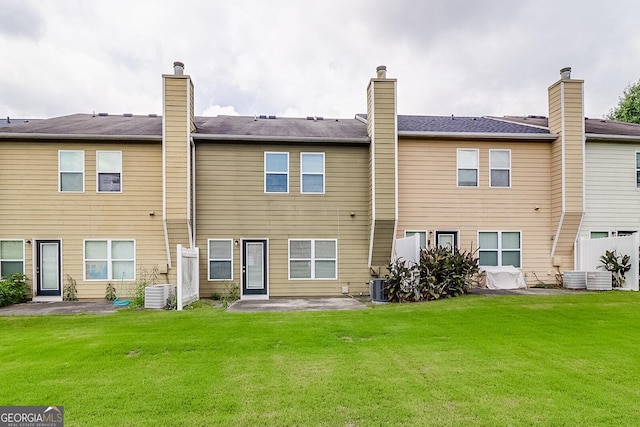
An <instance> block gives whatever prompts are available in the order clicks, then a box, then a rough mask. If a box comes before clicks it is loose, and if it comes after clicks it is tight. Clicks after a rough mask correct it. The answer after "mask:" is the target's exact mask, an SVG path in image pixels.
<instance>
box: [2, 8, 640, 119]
mask: <svg viewBox="0 0 640 427" xmlns="http://www.w3.org/2000/svg"><path fill="white" fill-rule="evenodd" d="M178 5H180V7H178ZM639 19H640V2H638V1H637V0H608V1H596V0H575V1H569V0H565V1H563V0H555V1H554V0H522V1H516V0H493V1H491V0H442V1H436V0H394V1H389V0H385V1H383V0H353V1H351V0H316V1H294V0H291V1H278V0H268V1H267V0H259V1H258V0H256V1H250V0H228V1H222V0H202V1H200V0H181V1H174V0H172V1H165V0H127V1H121V0H108V1H106V0H104V1H87V0H56V1H42V0H0V52H2V59H1V60H0V117H3V116H11V117H15V118H46V117H55V116H61V115H67V114H73V113H91V112H93V111H95V112H109V113H112V114H121V113H125V112H127V113H135V114H147V113H158V114H161V113H162V103H161V97H162V79H161V75H162V74H163V73H165V74H170V73H173V67H172V64H173V61H176V60H179V61H182V62H184V63H185V73H186V74H190V75H191V77H192V79H193V81H194V85H195V94H196V97H195V108H196V114H197V115H217V114H241V115H254V114H276V115H278V116H289V117H304V116H308V115H318V116H325V117H336V118H350V117H353V116H354V115H355V114H356V113H362V112H366V86H367V83H368V81H369V79H370V78H371V77H373V76H374V75H375V70H376V66H378V65H381V64H384V65H386V66H387V68H388V73H387V75H388V77H393V78H397V79H398V112H399V113H400V114H422V115H451V114H455V115H458V116H465V115H467V116H469V115H522V114H525V115H526V114H542V115H547V87H548V86H549V85H550V84H552V83H553V82H555V81H556V80H557V79H558V78H559V70H560V68H562V67H565V66H571V67H572V68H573V72H572V77H573V78H576V79H583V80H585V114H586V115H587V116H589V117H602V116H603V115H604V114H606V113H607V112H608V111H609V109H610V108H611V107H613V106H614V105H616V103H617V102H618V98H619V97H620V96H621V95H622V92H623V90H624V88H625V87H626V86H627V85H629V84H631V83H635V82H636V81H638V79H639V78H640V25H639V24H638V22H640V21H639Z"/></svg>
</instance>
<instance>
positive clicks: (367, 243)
mask: <svg viewBox="0 0 640 427" xmlns="http://www.w3.org/2000/svg"><path fill="white" fill-rule="evenodd" d="M183 71H184V68H183V65H182V64H181V63H175V64H174V73H173V74H167V75H163V76H162V83H163V114H162V116H156V115H149V116H137V115H135V116H134V115H129V114H125V115H122V116H114V115H108V114H74V115H70V116H64V117H57V118H51V119H45V120H34V121H29V122H21V123H15V124H11V125H7V126H2V127H0V162H1V164H2V167H1V168H0V196H1V198H2V203H1V204H0V275H1V276H5V277H6V276H8V275H9V274H11V273H13V272H24V273H25V274H26V275H27V276H28V277H29V278H30V279H31V283H32V284H33V291H32V294H33V298H34V300H47V299H54V300H59V299H61V298H62V297H61V294H62V292H61V290H62V287H63V285H64V281H65V278H66V277H71V278H73V279H74V280H76V282H77V289H78V296H79V297H80V298H102V297H103V296H104V294H105V288H106V286H107V284H108V283H112V284H114V285H115V286H116V289H119V288H121V287H122V286H125V287H126V286H128V285H131V284H132V283H134V282H135V280H136V278H137V277H136V276H137V275H138V274H139V270H140V269H141V268H152V269H156V271H157V272H158V273H159V274H160V278H159V282H160V283H176V280H177V277H176V270H177V264H178V263H179V262H180V260H178V259H177V254H176V253H177V247H178V245H182V246H185V247H198V248H200V263H199V277H200V280H199V289H200V294H201V295H204V296H207V295H211V293H213V292H223V291H224V289H225V288H226V287H227V286H229V284H230V283H235V284H237V285H238V286H239V288H240V294H241V297H242V298H269V297H293V296H337V295H340V294H342V293H345V292H348V293H351V294H360V293H368V291H369V286H368V282H369V280H371V279H372V278H374V277H377V276H380V275H384V274H385V266H386V265H388V263H389V260H390V257H391V254H392V250H393V245H394V240H395V239H396V238H399V237H404V236H408V235H412V234H418V235H420V240H421V244H422V245H423V246H432V245H445V246H452V247H453V246H455V247H459V248H462V249H476V248H477V249H478V250H479V258H480V264H481V265H486V266H489V265H491V266H506V265H513V266H515V267H517V268H519V269H521V270H522V272H523V273H524V275H525V276H526V277H527V278H530V279H531V280H533V278H536V279H540V280H543V281H553V280H554V277H555V272H557V271H565V270H571V269H573V267H574V262H575V260H574V257H575V255H574V252H575V251H574V244H575V242H576V239H577V238H579V237H601V236H604V235H607V236H609V235H616V234H619V235H621V234H628V233H635V232H637V231H638V230H639V229H640V218H639V217H638V215H637V212H638V211H639V208H640V126H637V125H630V124H624V123H617V122H610V121H606V120H600V119H595V120H594V119H585V118H584V114H583V81H581V80H575V79H572V78H571V76H570V71H569V70H567V69H563V70H562V72H561V78H560V80H559V81H557V82H556V83H554V84H552V85H551V86H550V87H549V89H548V92H549V116H548V117H540V116H528V117H513V116H505V117H454V116H451V117H434V116H403V115H398V114H397V102H396V91H397V88H396V86H397V81H396V80H395V79H391V78H387V76H386V68H385V67H382V66H381V67H378V70H377V75H376V76H375V77H374V78H372V79H371V80H370V82H369V85H368V87H367V113H366V114H358V115H356V116H355V117H354V118H352V119H327V118H324V119H323V118H321V117H307V118H281V117H274V116H256V117H231V116H218V117H196V116H194V111H193V110H194V86H193V83H192V80H191V78H190V77H189V76H188V75H185V74H184V72H183Z"/></svg>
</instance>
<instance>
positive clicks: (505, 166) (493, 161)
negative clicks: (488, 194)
mask: <svg viewBox="0 0 640 427" xmlns="http://www.w3.org/2000/svg"><path fill="white" fill-rule="evenodd" d="M489 169H490V172H489V173H490V176H489V182H490V185H491V187H506V188H508V187H511V150H489Z"/></svg>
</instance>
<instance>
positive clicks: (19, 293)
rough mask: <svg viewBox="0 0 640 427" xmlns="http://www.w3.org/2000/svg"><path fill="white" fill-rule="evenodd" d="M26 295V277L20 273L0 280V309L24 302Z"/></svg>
mask: <svg viewBox="0 0 640 427" xmlns="http://www.w3.org/2000/svg"><path fill="white" fill-rule="evenodd" d="M28 293H29V287H28V285H27V276H25V275H24V274H22V273H15V274H12V275H11V276H9V277H8V278H7V279H3V280H0V307H4V306H5V305H11V304H18V303H20V302H24V301H26V300H27V294H28Z"/></svg>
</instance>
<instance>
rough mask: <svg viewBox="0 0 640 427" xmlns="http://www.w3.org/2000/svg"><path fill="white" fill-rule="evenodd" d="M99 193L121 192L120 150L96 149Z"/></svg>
mask: <svg viewBox="0 0 640 427" xmlns="http://www.w3.org/2000/svg"><path fill="white" fill-rule="evenodd" d="M96 173H97V179H96V182H97V189H98V192H99V193H109V192H111V193H120V192H122V151H96Z"/></svg>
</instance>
